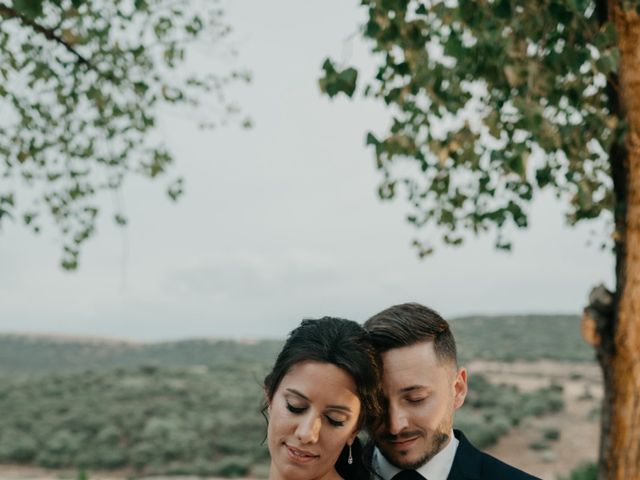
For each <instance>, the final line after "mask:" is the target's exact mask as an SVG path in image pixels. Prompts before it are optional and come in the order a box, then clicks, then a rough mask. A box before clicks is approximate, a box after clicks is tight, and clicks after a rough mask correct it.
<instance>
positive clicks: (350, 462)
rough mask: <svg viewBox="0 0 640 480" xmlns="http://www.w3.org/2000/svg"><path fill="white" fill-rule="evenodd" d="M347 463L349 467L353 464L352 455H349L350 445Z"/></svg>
mask: <svg viewBox="0 0 640 480" xmlns="http://www.w3.org/2000/svg"><path fill="white" fill-rule="evenodd" d="M347 463H348V464H349V465H351V464H352V463H353V455H351V445H349V458H347Z"/></svg>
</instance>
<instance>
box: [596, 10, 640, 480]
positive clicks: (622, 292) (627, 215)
mask: <svg viewBox="0 0 640 480" xmlns="http://www.w3.org/2000/svg"><path fill="white" fill-rule="evenodd" d="M621 3H622V2H621V1H620V0H609V1H608V8H607V10H608V11H607V14H608V16H609V20H611V21H612V22H614V24H615V27H616V31H617V34H618V48H619V50H620V64H619V68H618V75H617V78H615V79H614V81H615V83H616V84H617V88H616V92H615V93H614V92H613V91H611V92H610V101H611V107H612V111H613V112H615V113H617V114H618V115H619V116H620V117H621V118H622V119H624V120H625V121H626V122H627V131H626V135H625V138H624V143H618V144H614V146H613V147H612V150H611V152H610V154H611V155H610V160H611V174H612V179H613V182H614V190H615V194H616V206H615V209H614V218H615V224H616V231H615V234H614V241H615V254H616V290H615V293H614V294H613V297H612V301H611V305H610V308H609V309H608V311H606V312H605V313H604V314H603V315H602V317H601V318H600V319H599V321H598V319H597V318H596V320H595V322H594V323H595V325H596V328H595V332H596V335H594V338H595V339H596V340H597V342H595V343H596V351H597V356H598V360H599V362H600V365H601V367H602V371H603V377H604V387H605V396H604V400H603V409H602V420H601V422H602V423H601V444H600V466H599V478H600V479H602V480H605V479H606V480H628V479H640V17H639V16H638V14H637V13H636V11H635V10H632V11H624V10H623V8H622V5H621ZM588 310H589V309H587V311H585V316H586V317H587V316H588V315H589V312H588ZM605 310H606V309H605ZM592 316H593V315H592Z"/></svg>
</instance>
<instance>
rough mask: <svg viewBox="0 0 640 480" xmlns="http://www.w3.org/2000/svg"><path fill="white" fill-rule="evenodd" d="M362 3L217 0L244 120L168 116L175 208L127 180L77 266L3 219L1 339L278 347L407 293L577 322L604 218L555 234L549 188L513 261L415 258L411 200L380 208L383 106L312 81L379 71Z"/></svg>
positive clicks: (51, 239) (437, 302)
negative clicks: (248, 342)
mask: <svg viewBox="0 0 640 480" xmlns="http://www.w3.org/2000/svg"><path fill="white" fill-rule="evenodd" d="M359 3H360V2H358V1H357V0H349V1H345V0H322V1H315V2H300V1H297V0H271V1H269V2H257V1H251V0H233V1H232V2H230V1H229V2H226V3H225V4H224V5H226V11H227V19H228V21H229V22H230V23H231V24H232V26H233V28H234V35H233V44H234V45H235V46H236V47H237V49H238V50H239V57H238V59H237V65H238V66H246V67H248V68H249V69H250V70H251V71H252V73H253V78H254V79H253V82H252V84H251V85H249V86H246V87H237V88H234V89H233V91H232V92H231V93H232V94H233V95H234V96H235V98H237V99H238V103H239V104H240V105H241V106H242V108H243V110H244V111H245V112H247V113H248V114H249V115H250V116H251V117H252V118H253V121H254V125H255V126H254V128H253V129H252V130H249V131H246V130H242V129H240V128H236V127H228V128H224V129H218V130H214V131H206V132H202V131H198V130H197V128H196V127H195V126H194V124H193V122H191V121H190V119H188V118H184V116H180V117H176V116H175V115H173V114H167V115H165V116H164V118H163V122H162V126H161V131H160V133H161V135H162V136H163V137H164V138H165V139H166V140H167V142H168V143H169V145H170V146H171V148H172V149H173V151H174V153H175V155H176V157H177V166H176V169H175V173H183V174H184V175H185V177H186V194H185V196H184V197H183V198H182V199H181V200H180V201H179V202H178V203H177V204H172V203H170V202H169V201H168V200H167V199H166V195H165V194H164V189H163V185H160V184H154V183H151V182H146V181H132V182H129V184H128V185H127V188H126V189H125V190H124V191H123V192H122V195H120V197H119V198H118V199H117V202H119V203H121V204H122V205H123V206H124V211H125V213H126V214H127V215H128V217H129V220H130V223H129V226H128V227H127V228H126V229H119V228H117V227H116V226H114V225H113V224H112V222H111V221H110V220H108V221H105V222H102V223H101V224H100V227H99V230H98V235H97V236H96V237H95V238H94V239H93V240H91V241H90V242H89V243H88V244H87V245H86V246H85V248H84V250H83V254H82V257H81V266H80V269H79V271H77V272H75V273H68V272H64V271H62V270H61V269H60V268H59V254H60V245H59V243H58V239H57V238H56V237H55V235H54V234H53V232H51V231H50V232H49V233H48V234H47V232H45V233H44V234H43V235H41V236H38V237H36V236H33V235H32V234H30V233H28V232H26V231H24V230H23V229H21V228H18V227H16V226H12V225H9V224H7V228H5V229H4V230H2V231H1V232H0V245H1V247H0V332H42V333H64V334H79V335H91V336H94V335H100V336H102V335H107V336H112V337H124V338H131V339H137V340H164V339H175V338H188V337H197V336H206V337H283V336H284V335H285V334H286V332H288V331H289V330H291V329H292V328H293V327H294V326H295V325H296V324H297V323H298V322H299V321H300V319H302V318H304V317H318V316H322V315H336V316H343V317H347V318H353V319H355V320H359V321H361V320H364V319H366V318H367V317H368V316H370V315H371V314H373V313H375V312H377V311H379V310H380V309H382V308H385V307H387V306H389V305H392V304H395V303H399V302H405V301H418V302H421V303H424V304H427V305H429V306H432V307H434V308H435V309H437V310H439V311H440V312H441V313H442V314H444V315H445V317H448V318H451V317H455V316H459V315H465V314H473V313H484V314H493V313H528V312H544V313H550V312H558V313H576V314H578V313H579V312H580V311H581V309H582V307H583V306H584V304H585V303H586V297H587V294H588V291H589V289H590V288H591V287H592V286H593V285H595V284H596V283H598V282H602V281H604V282H606V283H607V284H608V285H609V286H610V287H611V286H612V278H613V273H612V271H613V258H612V256H611V255H610V254H609V253H608V252H602V251H600V250H599V249H598V248H597V247H596V246H593V245H592V246H589V245H588V244H587V243H588V240H589V238H590V235H589V231H590V230H592V229H595V230H596V231H597V233H598V235H599V236H596V237H594V238H595V239H596V240H598V239H602V238H603V236H604V233H603V229H602V226H601V225H600V224H596V225H593V224H592V225H584V226H582V227H580V228H577V229H569V228H568V227H565V226H564V220H563V210H564V206H563V205H562V204H561V203H558V202H557V201H556V200H555V199H554V198H553V197H552V196H550V195H547V196H543V197H541V198H540V199H539V200H538V201H536V202H535V204H534V205H533V207H532V216H531V219H530V220H531V222H530V224H531V227H530V228H529V229H528V230H526V231H522V232H517V233H515V234H514V235H513V236H512V238H513V239H514V251H513V252H512V253H510V254H505V253H501V252H496V251H494V250H493V247H492V245H493V241H494V238H493V237H491V236H489V237H482V238H479V239H476V240H473V241H471V242H468V243H467V244H466V245H465V246H464V247H462V248H456V249H452V248H441V249H439V250H438V251H436V253H435V255H434V256H432V257H430V258H428V259H426V260H423V261H420V260H418V258H417V256H416V252H415V250H413V249H412V248H411V246H410V244H411V240H412V239H413V238H414V237H415V235H416V232H415V231H414V229H413V228H412V227H411V226H409V225H408V224H407V223H406V222H405V220H404V217H405V214H406V207H405V205H404V204H403V203H402V202H401V201H396V202H393V203H388V202H386V203H382V202H381V201H380V200H378V198H377V195H376V187H377V183H378V180H379V177H378V174H377V172H376V171H375V169H374V159H373V152H372V151H371V150H370V149H368V148H366V147H365V144H364V139H365V134H366V132H367V131H369V130H372V131H374V132H375V131H380V132H381V131H383V129H384V126H385V125H386V124H387V121H388V114H387V113H386V112H385V111H384V109H383V108H382V106H381V105H377V104H374V103H373V102H371V101H364V100H358V101H355V102H349V101H345V100H342V99H340V100H334V101H330V100H328V99H327V98H324V97H322V96H321V95H320V93H319V90H318V87H317V79H318V76H319V75H320V66H321V64H322V62H323V60H324V58H325V57H326V56H332V57H334V58H337V59H345V60H348V61H350V62H352V63H356V64H358V65H361V66H362V67H363V68H364V69H365V70H366V69H367V68H371V65H372V61H371V59H370V58H369V57H368V50H367V47H366V45H363V44H362V43H360V42H359V41H358V39H357V38H355V39H354V38H351V39H350V40H349V38H350V37H351V36H352V34H353V33H355V32H356V30H357V26H358V25H359V24H360V23H361V22H362V19H363V18H364V13H365V12H364V10H362V9H361V8H359V7H358V4H359ZM204 53H207V54H209V52H208V51H206V49H200V51H199V52H195V53H194V55H195V58H199V57H198V55H200V56H201V58H204V59H205V60H206V56H204V55H203V54H204ZM213 61H221V58H220V57H218V58H214V59H213ZM225 61H226V60H225ZM114 201H116V200H113V199H109V198H107V199H106V201H105V211H106V212H112V211H113V207H114ZM422 235H427V233H426V232H424V233H422Z"/></svg>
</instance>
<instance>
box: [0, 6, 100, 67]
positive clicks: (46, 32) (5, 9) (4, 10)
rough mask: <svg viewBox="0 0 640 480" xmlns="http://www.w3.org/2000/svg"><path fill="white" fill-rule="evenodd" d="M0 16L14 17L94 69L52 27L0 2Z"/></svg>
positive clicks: (79, 61)
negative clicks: (45, 25)
mask: <svg viewBox="0 0 640 480" xmlns="http://www.w3.org/2000/svg"><path fill="white" fill-rule="evenodd" d="M0 16H1V17H4V18H5V19H12V18H15V19H17V20H19V21H20V23H22V24H23V25H25V26H27V27H29V28H31V29H32V30H33V31H35V32H37V33H39V34H41V35H43V36H44V37H45V38H47V39H48V40H51V41H54V42H56V43H58V44H60V45H62V46H63V47H64V48H66V49H67V50H68V51H69V52H70V53H72V54H73V55H74V56H75V57H76V58H77V60H78V63H81V64H82V65H86V66H87V67H89V68H91V69H92V70H95V68H94V66H93V65H92V64H91V62H90V61H89V60H88V59H87V58H85V57H83V56H82V54H81V53H80V52H78V51H77V50H76V49H75V48H73V45H71V44H70V43H69V42H67V41H65V40H64V39H63V38H62V37H60V36H59V35H57V34H56V32H55V30H54V29H52V28H47V27H43V26H42V25H40V24H39V23H37V22H35V21H33V20H32V19H30V18H29V17H27V16H25V15H24V14H22V13H20V12H19V11H18V10H16V9H15V8H12V7H9V6H8V5H5V4H3V3H0Z"/></svg>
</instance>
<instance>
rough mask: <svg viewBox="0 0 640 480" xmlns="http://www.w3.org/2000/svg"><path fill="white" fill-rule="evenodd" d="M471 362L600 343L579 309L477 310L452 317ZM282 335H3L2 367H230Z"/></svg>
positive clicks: (581, 353) (262, 356) (559, 354)
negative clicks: (157, 338) (587, 336)
mask: <svg viewBox="0 0 640 480" xmlns="http://www.w3.org/2000/svg"><path fill="white" fill-rule="evenodd" d="M451 328H452V330H453V332H454V334H455V336H456V339H457V341H458V351H459V356H460V358H461V360H462V361H463V362H467V361H469V360H471V359H483V360H500V361H513V360H527V361H532V360H536V359H542V358H546V359H553V360H571V361H592V360H593V359H594V356H593V350H592V349H591V348H590V347H589V346H588V345H587V344H586V343H585V342H584V341H583V340H582V337H581V336H580V319H579V317H578V316H575V315H517V316H516V315H513V316H491V317H490V316H486V317H485V316H473V317H464V318H457V319H453V320H452V321H451ZM281 346H282V341H277V340H259V341H255V342H246V341H234V340H208V339H195V340H183V341H176V342H162V343H148V344H147V343H134V342H127V341H118V340H111V339H104V340H101V339H82V338H76V337H55V336H38V335H19V334H4V335H3V334H0V374H38V373H53V372H56V373H65V372H80V371H84V370H111V369H114V368H125V369H126V368H136V367H139V366H145V365H148V366H151V365H154V366H159V367H188V366H194V365H203V366H208V367H215V368H225V366H233V365H238V364H242V365H247V366H250V365H260V366H264V365H269V364H271V363H272V362H273V361H274V360H275V356H276V355H277V353H278V351H279V350H280V347H281Z"/></svg>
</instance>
